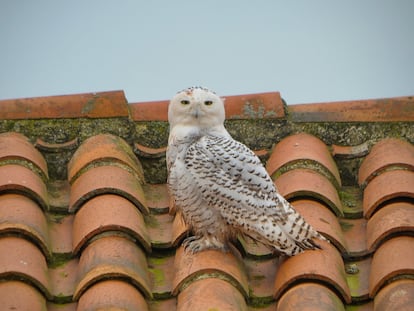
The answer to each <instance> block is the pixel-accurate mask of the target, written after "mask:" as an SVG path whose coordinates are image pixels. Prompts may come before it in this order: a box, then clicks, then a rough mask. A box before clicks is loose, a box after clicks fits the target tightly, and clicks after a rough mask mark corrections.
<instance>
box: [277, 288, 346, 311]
mask: <svg viewBox="0 0 414 311" xmlns="http://www.w3.org/2000/svg"><path fill="white" fill-rule="evenodd" d="M277 310H278V311H293V310H318V311H331V310H335V311H345V307H344V305H343V303H342V301H341V299H340V298H339V297H338V296H337V295H336V294H335V293H334V292H332V291H331V290H330V289H329V288H328V287H325V286H323V285H320V284H317V283H303V284H298V285H296V286H294V287H292V288H290V289H289V290H288V291H287V292H286V293H285V294H284V295H283V296H282V297H281V298H280V300H279V302H278V304H277Z"/></svg>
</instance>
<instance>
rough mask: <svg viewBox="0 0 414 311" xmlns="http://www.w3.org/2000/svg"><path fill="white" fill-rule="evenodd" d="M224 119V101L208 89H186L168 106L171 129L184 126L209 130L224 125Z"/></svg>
mask: <svg viewBox="0 0 414 311" xmlns="http://www.w3.org/2000/svg"><path fill="white" fill-rule="evenodd" d="M224 119H225V112H224V104H223V100H222V99H221V98H220V97H218V96H217V95H216V94H215V93H214V92H212V91H210V90H208V89H206V88H201V87H191V88H188V89H185V90H183V91H181V92H179V93H177V94H176V95H175V96H174V97H173V98H172V99H171V102H170V105H169V106H168V121H169V122H170V126H171V127H174V126H176V125H183V126H194V127H198V128H200V129H208V128H212V127H215V126H218V125H223V123H224Z"/></svg>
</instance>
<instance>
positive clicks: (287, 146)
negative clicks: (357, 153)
mask: <svg viewBox="0 0 414 311" xmlns="http://www.w3.org/2000/svg"><path fill="white" fill-rule="evenodd" d="M300 161H304V162H305V161H306V164H304V166H306V167H309V166H310V163H309V161H313V162H316V163H319V164H320V165H322V166H323V167H324V168H325V169H326V170H327V171H328V172H329V173H330V174H331V175H332V176H333V177H334V179H335V182H336V183H337V184H338V185H341V178H340V176H339V171H338V168H337V167H336V164H335V161H334V160H333V158H332V156H331V153H330V152H329V150H328V147H327V146H326V145H325V144H324V143H323V141H321V140H320V139H319V138H317V137H315V136H313V135H309V134H306V133H299V134H294V135H291V136H288V137H286V138H284V139H283V140H282V141H280V142H279V143H278V144H277V145H276V146H275V148H274V149H273V151H272V153H271V155H270V158H269V160H268V161H267V165H266V168H267V170H268V172H269V174H270V175H273V174H274V173H275V172H276V171H278V170H280V169H281V168H282V167H283V166H286V165H289V164H294V163H298V162H300Z"/></svg>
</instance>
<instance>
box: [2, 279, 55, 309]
mask: <svg viewBox="0 0 414 311" xmlns="http://www.w3.org/2000/svg"><path fill="white" fill-rule="evenodd" d="M0 293H1V294H0V306H1V308H2V309H3V310H47V307H46V299H45V297H44V296H43V295H42V294H41V293H40V292H39V291H38V290H36V288H34V287H32V286H30V285H29V284H27V283H24V282H21V281H8V282H0Z"/></svg>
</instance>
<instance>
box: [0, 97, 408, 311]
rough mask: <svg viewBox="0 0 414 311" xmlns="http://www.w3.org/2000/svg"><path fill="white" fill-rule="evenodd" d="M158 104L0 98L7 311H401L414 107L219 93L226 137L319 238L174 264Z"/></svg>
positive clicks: (178, 234)
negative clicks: (314, 243) (263, 170)
mask: <svg viewBox="0 0 414 311" xmlns="http://www.w3.org/2000/svg"><path fill="white" fill-rule="evenodd" d="M167 105H168V102H167V101H160V102H152V103H127V100H126V99H125V97H124V95H123V92H121V91H114V92H104V93H93V94H92V93H91V94H80V95H65V96H52V97H42V98H29V99H16V100H6V101H0V115H1V116H2V119H1V120H0V133H1V134H0V279H1V282H0V305H1V306H2V308H3V309H5V310H97V309H99V310H153V311H162V310H279V311H280V310H304V308H305V307H306V309H307V310H310V309H312V310H345V309H346V310H374V309H375V310H410V309H411V308H412V306H413V305H414V238H413V233H414V145H413V143H414V126H413V125H414V124H413V122H414V99H413V98H412V97H404V98H389V99H381V100H366V101H353V102H343V103H324V104H306V105H293V106H286V105H285V104H284V102H283V100H282V98H281V97H280V94H279V93H277V92H273V93H263V94H250V95H239V96H228V97H226V112H227V121H226V126H227V128H228V129H229V131H230V133H231V134H232V135H233V136H234V137H235V138H236V139H238V140H240V141H242V142H244V143H246V144H247V145H248V146H250V147H251V148H252V149H253V150H255V151H256V152H257V154H258V155H259V156H260V157H261V159H262V160H263V162H264V163H265V164H266V167H267V169H268V171H269V173H270V174H271V176H272V178H273V179H274V180H275V183H276V185H277V186H278V188H279V190H280V192H281V193H282V194H283V195H284V196H285V197H286V198H288V199H289V200H290V201H291V202H292V204H293V206H294V207H295V208H296V209H297V210H298V211H299V212H300V213H301V214H302V215H303V216H304V217H305V218H306V219H307V221H308V222H310V223H311V224H312V225H313V226H314V227H315V228H316V229H318V230H319V231H320V232H322V234H324V235H325V236H326V237H327V238H328V239H329V240H330V241H331V243H330V244H328V243H323V244H322V248H323V249H322V250H317V251H307V252H305V253H303V254H300V255H298V256H295V257H292V258H278V257H275V256H274V255H272V254H271V253H270V252H269V251H268V250H267V249H266V248H264V247H263V246H261V245H260V244H257V243H254V242H252V241H250V240H239V241H238V242H237V243H235V245H234V247H233V248H232V250H231V251H230V252H228V253H221V252H218V251H213V250H211V251H205V252H201V253H198V254H195V255H190V254H187V253H185V252H184V251H183V249H182V247H181V242H182V240H183V238H184V237H185V236H186V235H187V234H188V228H187V227H186V226H185V224H184V222H183V220H182V217H181V215H180V214H179V213H178V212H176V211H175V210H172V209H171V208H170V201H169V197H168V192H167V188H166V185H165V182H166V169H165V146H166V143H167V135H168V123H167V115H166V111H167Z"/></svg>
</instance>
